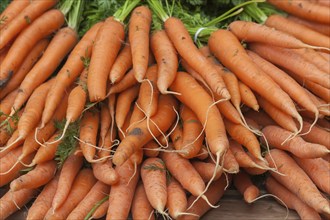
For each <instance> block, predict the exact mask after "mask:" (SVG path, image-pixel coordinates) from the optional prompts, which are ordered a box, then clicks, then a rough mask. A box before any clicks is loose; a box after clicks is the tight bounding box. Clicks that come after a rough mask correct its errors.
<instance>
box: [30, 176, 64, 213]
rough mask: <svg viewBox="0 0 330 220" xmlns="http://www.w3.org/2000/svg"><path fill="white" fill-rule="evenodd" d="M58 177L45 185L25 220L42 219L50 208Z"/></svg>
mask: <svg viewBox="0 0 330 220" xmlns="http://www.w3.org/2000/svg"><path fill="white" fill-rule="evenodd" d="M58 177H59V175H56V176H55V177H54V178H53V179H52V180H51V181H50V182H49V183H47V184H46V185H45V187H44V188H43V189H42V191H41V193H40V194H39V195H38V196H37V198H36V200H35V201H34V202H33V204H32V205H31V207H30V208H29V211H28V213H27V216H26V219H27V220H34V219H43V218H44V217H45V215H46V213H47V211H48V210H49V209H50V208H51V206H52V200H53V197H54V195H55V191H56V188H57V186H58Z"/></svg>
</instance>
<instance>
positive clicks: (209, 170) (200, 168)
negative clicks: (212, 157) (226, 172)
mask: <svg viewBox="0 0 330 220" xmlns="http://www.w3.org/2000/svg"><path fill="white" fill-rule="evenodd" d="M191 164H192V165H193V166H194V168H195V169H196V170H197V172H198V173H199V175H200V176H201V177H202V179H203V180H204V182H209V181H210V180H211V178H212V176H213V173H214V169H217V171H216V175H215V177H214V180H217V179H219V178H220V177H221V175H222V169H221V168H220V167H217V166H216V165H215V164H214V163H209V162H203V161H197V160H196V161H192V162H191Z"/></svg>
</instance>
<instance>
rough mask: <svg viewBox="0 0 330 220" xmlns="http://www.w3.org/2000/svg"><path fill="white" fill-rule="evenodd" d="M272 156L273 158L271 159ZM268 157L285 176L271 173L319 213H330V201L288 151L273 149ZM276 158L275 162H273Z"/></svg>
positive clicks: (272, 165)
mask: <svg viewBox="0 0 330 220" xmlns="http://www.w3.org/2000/svg"><path fill="white" fill-rule="evenodd" d="M270 156H271V157H272V159H270ZM266 159H267V161H268V162H269V164H270V166H271V167H273V168H275V167H277V169H278V172H280V173H282V174H284V176H282V175H280V174H277V173H274V172H272V173H271V175H272V176H273V177H274V178H275V179H276V180H277V181H279V182H280V183H281V184H283V185H284V186H285V187H287V188H288V189H289V190H290V191H291V192H293V193H294V194H295V195H296V196H297V197H298V198H300V199H301V200H302V201H303V202H305V203H306V204H307V205H309V206H310V207H312V208H313V209H315V210H316V211H317V212H319V213H323V214H327V215H329V214H330V202H329V201H328V200H327V199H326V198H324V197H323V196H322V195H321V193H320V191H319V190H318V189H317V187H316V186H315V184H314V183H313V182H312V180H311V179H310V178H309V177H308V176H307V174H306V173H305V172H304V171H303V170H302V169H301V168H300V167H299V166H298V164H297V163H296V162H295V161H294V159H293V158H291V157H290V156H289V155H288V154H287V153H285V152H284V151H282V150H279V149H272V150H271V151H270V152H269V153H268V154H267V155H266ZM273 160H274V162H273Z"/></svg>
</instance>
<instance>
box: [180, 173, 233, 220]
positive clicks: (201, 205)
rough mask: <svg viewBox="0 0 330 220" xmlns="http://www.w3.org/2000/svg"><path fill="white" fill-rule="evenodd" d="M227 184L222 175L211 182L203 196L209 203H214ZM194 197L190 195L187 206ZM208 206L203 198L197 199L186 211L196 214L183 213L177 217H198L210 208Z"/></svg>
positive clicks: (181, 218)
mask: <svg viewBox="0 0 330 220" xmlns="http://www.w3.org/2000/svg"><path fill="white" fill-rule="evenodd" d="M226 185H227V180H226V178H225V176H224V175H222V176H221V177H220V179H218V180H217V181H215V182H213V183H212V184H211V185H210V188H209V189H208V190H207V191H206V193H205V196H207V198H208V199H209V201H210V203H212V204H213V205H215V204H216V203H217V202H218V201H219V200H220V198H221V197H222V196H223V194H224V191H225V188H226ZM195 199H196V197H195V196H193V195H191V196H190V197H189V198H188V206H189V205H190V204H192V203H193V202H194V201H195ZM210 208H211V207H210V206H209V205H208V204H207V203H206V202H205V201H204V200H198V201H197V202H196V203H195V204H194V205H193V206H192V207H191V208H190V209H189V210H187V212H189V213H191V214H195V215H197V216H192V215H183V216H180V217H179V218H178V219H180V220H184V219H199V218H200V217H201V216H203V215H204V214H205V213H206V212H207V211H209V210H210Z"/></svg>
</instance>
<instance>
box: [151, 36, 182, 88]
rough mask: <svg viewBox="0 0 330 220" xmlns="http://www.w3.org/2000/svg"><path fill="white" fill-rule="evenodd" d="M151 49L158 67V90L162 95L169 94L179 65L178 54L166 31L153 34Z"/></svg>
mask: <svg viewBox="0 0 330 220" xmlns="http://www.w3.org/2000/svg"><path fill="white" fill-rule="evenodd" d="M150 47H151V50H152V53H153V54H154V56H155V59H156V61H157V66H158V77H157V88H158V90H159V91H160V93H162V94H167V93H168V88H169V87H170V85H171V84H172V82H173V81H174V79H175V76H176V73H177V69H178V65H179V64H178V56H177V52H176V50H175V47H174V45H173V44H172V42H171V41H170V39H169V38H168V36H167V34H166V32H165V31H164V30H158V31H155V32H153V33H152V35H151V38H150Z"/></svg>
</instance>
